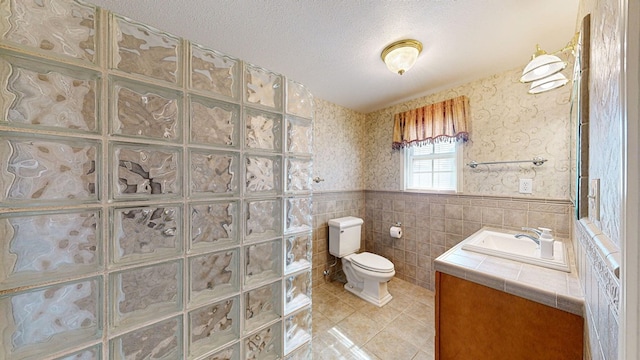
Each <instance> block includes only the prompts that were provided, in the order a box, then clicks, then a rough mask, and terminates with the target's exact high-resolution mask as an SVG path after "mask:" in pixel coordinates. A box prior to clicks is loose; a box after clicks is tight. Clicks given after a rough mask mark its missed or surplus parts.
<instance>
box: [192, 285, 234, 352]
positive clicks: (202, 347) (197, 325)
mask: <svg viewBox="0 0 640 360" xmlns="http://www.w3.org/2000/svg"><path fill="white" fill-rule="evenodd" d="M239 338H240V298H239V297H233V298H230V299H226V300H223V301H220V302H217V303H215V304H211V305H207V306H204V307H201V308H199V309H196V310H193V311H191V312H189V356H192V357H195V356H198V355H202V354H204V353H206V352H208V351H210V350H212V349H215V348H218V347H221V346H223V345H226V344H228V343H229V342H231V341H234V340H237V339H239Z"/></svg>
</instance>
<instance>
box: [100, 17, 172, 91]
mask: <svg viewBox="0 0 640 360" xmlns="http://www.w3.org/2000/svg"><path fill="white" fill-rule="evenodd" d="M112 24H113V27H114V29H113V38H114V40H115V44H114V59H113V67H114V68H116V69H118V70H122V71H126V72H128V73H132V74H139V75H144V76H148V77H151V78H154V79H158V80H164V81H168V82H171V83H177V82H178V61H179V60H180V58H181V52H180V39H179V38H177V37H175V36H173V35H169V34H166V33H163V32H162V31H160V30H157V29H154V28H152V27H150V26H147V25H144V24H141V23H137V22H134V21H131V20H129V19H127V18H124V17H121V16H117V15H114V17H113V22H112Z"/></svg>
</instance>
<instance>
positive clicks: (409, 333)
mask: <svg viewBox="0 0 640 360" xmlns="http://www.w3.org/2000/svg"><path fill="white" fill-rule="evenodd" d="M381 334H389V335H393V334H396V335H397V336H399V337H401V338H402V339H404V340H406V341H408V342H409V343H411V344H412V345H414V346H415V347H416V348H418V349H421V350H422V349H423V348H426V347H427V346H429V343H433V341H434V338H435V331H434V330H433V328H430V327H429V326H427V325H424V324H423V323H421V322H419V321H418V320H416V319H413V318H411V317H410V316H408V315H407V314H404V313H403V314H401V315H400V316H398V317H397V318H396V319H395V320H394V321H393V322H392V323H391V324H389V325H388V326H387V327H385V328H384V330H383V331H382V333H381Z"/></svg>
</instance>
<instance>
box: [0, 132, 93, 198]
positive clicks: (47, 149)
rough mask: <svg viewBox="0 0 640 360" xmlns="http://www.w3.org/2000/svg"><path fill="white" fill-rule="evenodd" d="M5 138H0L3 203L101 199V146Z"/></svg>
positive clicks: (45, 139) (10, 136) (0, 185)
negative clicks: (99, 175)
mask: <svg viewBox="0 0 640 360" xmlns="http://www.w3.org/2000/svg"><path fill="white" fill-rule="evenodd" d="M4 135H5V136H6V137H2V138H0V164H3V165H2V167H3V171H1V172H0V191H1V193H2V197H3V198H2V199H0V203H4V204H3V205H8V204H7V203H6V202H4V201H1V200H6V201H9V202H13V201H21V202H27V201H28V202H30V203H32V204H34V205H35V204H38V203H47V202H49V203H55V204H60V203H61V202H64V201H70V202H78V201H81V202H87V201H96V200H97V199H98V197H97V194H98V193H99V192H98V183H97V181H98V179H97V176H96V169H100V166H99V159H100V144H99V143H97V142H93V141H83V140H66V139H65V140H62V139H60V138H45V137H42V138H39V139H38V140H31V139H27V138H24V137H22V136H20V135H17V134H11V133H4Z"/></svg>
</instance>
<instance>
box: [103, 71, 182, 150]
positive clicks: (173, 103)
mask: <svg viewBox="0 0 640 360" xmlns="http://www.w3.org/2000/svg"><path fill="white" fill-rule="evenodd" d="M110 86H111V95H110V96H111V106H112V109H111V115H110V117H109V118H110V120H111V125H110V129H111V130H110V132H111V134H113V135H122V136H132V137H141V138H148V139H159V140H168V141H174V142H175V141H180V140H181V138H182V136H181V135H180V134H181V129H182V123H181V122H180V113H181V111H182V106H181V103H182V102H181V95H180V93H179V92H177V91H171V90H167V89H161V88H155V87H153V86H150V85H147V84H142V83H136V82H133V81H127V80H123V79H119V78H115V77H112V78H111V83H110Z"/></svg>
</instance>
